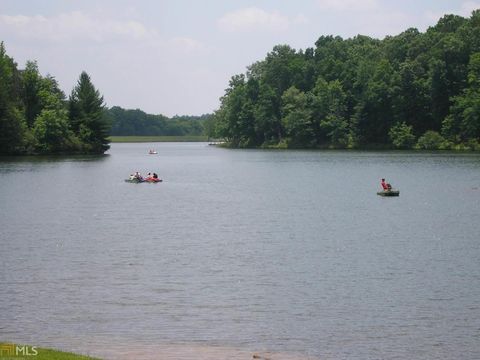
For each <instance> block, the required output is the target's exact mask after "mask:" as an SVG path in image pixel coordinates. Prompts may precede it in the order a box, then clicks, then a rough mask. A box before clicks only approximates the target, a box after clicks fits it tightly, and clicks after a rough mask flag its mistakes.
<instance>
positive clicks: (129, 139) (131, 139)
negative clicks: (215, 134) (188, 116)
mask: <svg viewBox="0 0 480 360" xmlns="http://www.w3.org/2000/svg"><path fill="white" fill-rule="evenodd" d="M108 140H110V142H112V143H141V142H207V141H208V137H207V136H204V135H185V136H110V137H108Z"/></svg>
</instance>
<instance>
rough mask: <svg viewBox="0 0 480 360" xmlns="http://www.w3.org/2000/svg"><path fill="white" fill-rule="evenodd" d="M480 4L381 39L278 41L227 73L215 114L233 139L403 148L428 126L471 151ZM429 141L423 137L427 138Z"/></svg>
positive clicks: (219, 130)
mask: <svg viewBox="0 0 480 360" xmlns="http://www.w3.org/2000/svg"><path fill="white" fill-rule="evenodd" d="M479 38H480V11H474V12H473V13H472V16H471V17H470V18H469V19H466V18H462V17H460V16H455V15H446V16H444V17H443V18H441V19H440V20H439V21H438V23H437V25H436V26H433V27H431V28H429V29H428V30H427V31H426V32H425V33H420V32H419V31H418V30H417V29H408V30H406V31H404V32H403V33H401V34H399V35H397V36H388V37H386V38H385V39H384V40H377V39H372V38H369V37H366V36H361V35H359V36H356V37H354V38H351V39H346V40H344V39H342V38H341V37H338V36H337V37H334V36H321V37H320V38H319V39H318V40H317V41H316V42H315V47H314V48H308V49H306V50H305V51H302V50H299V51H297V50H295V49H292V48H291V47H289V46H287V45H279V46H275V47H274V48H273V50H272V51H271V52H270V53H268V54H267V55H266V57H265V59H263V60H261V61H257V62H255V63H254V64H252V65H251V66H249V67H248V71H247V72H246V74H240V75H236V76H235V77H233V78H232V80H231V82H230V84H229V85H230V86H229V88H228V89H227V90H226V91H225V95H224V96H223V97H222V99H221V104H220V108H219V109H218V111H216V112H215V116H214V118H213V119H214V120H213V121H214V122H215V125H212V124H210V125H209V127H210V128H211V129H215V131H214V132H215V133H216V134H217V135H218V136H222V137H224V138H225V139H227V140H228V141H229V142H230V144H231V145H232V146H264V147H272V146H276V144H279V143H282V144H285V143H287V144H288V146H290V147H349V148H351V147H359V146H373V145H380V146H385V145H387V144H390V143H391V142H392V143H393V144H394V146H395V147H397V148H410V147H411V146H413V145H414V143H415V137H417V136H419V135H422V134H425V133H426V132H427V131H436V132H437V133H438V132H439V131H442V135H443V136H444V137H446V138H447V139H448V140H449V141H451V142H452V141H453V142H455V143H456V144H464V146H466V147H468V148H472V147H474V146H470V145H466V144H467V143H470V142H473V141H477V142H478V140H479V138H480V134H479V131H480V124H479V120H478V119H479V116H478V113H479V100H478V99H479V96H478V85H477V83H478V82H479V80H478V79H480V77H479V75H478V74H479V72H478V68H479V67H480V65H477V62H478V60H477V58H476V55H475V53H476V52H479V51H480V41H479V40H478V39H479ZM425 140H427V139H425Z"/></svg>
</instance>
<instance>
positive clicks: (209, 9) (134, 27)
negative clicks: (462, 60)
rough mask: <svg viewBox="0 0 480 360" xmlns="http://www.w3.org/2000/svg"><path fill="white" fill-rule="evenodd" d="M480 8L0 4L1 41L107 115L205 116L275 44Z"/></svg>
mask: <svg viewBox="0 0 480 360" xmlns="http://www.w3.org/2000/svg"><path fill="white" fill-rule="evenodd" d="M479 8H480V0H290V1H287V0H257V1H253V0H236V1H235V0H63V1H60V0H35V1H26V0H0V41H3V42H4V45H5V48H6V51H7V54H8V55H9V56H11V57H13V58H14V60H15V61H16V62H17V64H18V67H19V68H20V69H21V68H24V66H25V63H26V61H27V60H36V61H37V63H38V67H39V70H40V72H41V74H42V75H46V74H51V75H53V76H54V77H55V78H56V79H57V81H58V82H59V84H60V87H61V88H62V90H63V91H64V92H65V93H66V94H67V95H68V94H70V92H71V91H72V89H73V87H74V86H75V84H76V82H77V81H78V78H79V76H80V73H81V72H82V71H86V72H87V73H88V74H89V75H90V77H91V79H92V82H93V84H94V85H95V87H96V88H97V89H98V90H99V91H100V93H101V94H102V95H103V96H104V99H105V102H106V104H107V106H109V107H111V106H121V107H123V108H127V109H137V108H138V109H141V110H143V111H145V112H147V113H151V114H164V115H166V116H169V117H170V116H174V115H201V114H206V113H211V112H213V111H214V110H216V109H218V107H219V98H220V97H221V96H222V95H223V94H224V90H225V88H226V87H227V86H228V81H229V79H230V78H231V77H232V76H233V75H235V74H240V73H244V72H245V71H246V67H247V66H248V65H250V64H252V63H254V62H256V61H259V60H262V59H264V58H265V56H266V55H267V53H268V52H270V51H271V50H272V49H273V47H274V46H275V45H278V44H288V45H290V46H291V47H293V48H295V49H297V50H298V49H305V48H307V47H314V44H315V41H316V40H317V39H318V38H319V37H320V36H322V35H335V36H336V35H339V36H342V37H343V38H350V37H353V36H356V35H358V34H362V35H367V36H371V37H374V38H379V39H382V38H384V37H385V36H387V35H397V34H399V33H401V32H402V31H404V30H406V29H408V28H411V27H415V28H417V29H418V30H420V31H422V32H423V31H425V30H426V29H427V28H428V27H429V26H433V25H435V24H436V22H437V21H438V19H439V18H440V17H442V16H443V15H445V14H456V15H461V16H464V17H469V16H470V14H471V12H472V10H474V9H479Z"/></svg>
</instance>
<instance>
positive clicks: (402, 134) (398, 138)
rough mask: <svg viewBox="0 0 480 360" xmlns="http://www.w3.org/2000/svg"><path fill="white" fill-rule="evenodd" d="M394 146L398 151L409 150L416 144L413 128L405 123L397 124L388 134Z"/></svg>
mask: <svg viewBox="0 0 480 360" xmlns="http://www.w3.org/2000/svg"><path fill="white" fill-rule="evenodd" d="M388 136H390V140H391V141H392V144H393V146H395V147H396V148H397V149H409V148H411V147H412V145H413V144H414V143H415V135H413V133H412V126H410V125H407V124H406V123H405V122H401V123H397V124H395V125H393V126H392V127H391V128H390V131H389V132H388Z"/></svg>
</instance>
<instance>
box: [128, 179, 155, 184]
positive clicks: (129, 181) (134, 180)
mask: <svg viewBox="0 0 480 360" xmlns="http://www.w3.org/2000/svg"><path fill="white" fill-rule="evenodd" d="M162 181H163V180H162V179H154V178H148V179H138V178H133V179H125V182H127V183H133V184H140V183H144V182H146V183H152V184H155V183H159V182H162Z"/></svg>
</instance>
